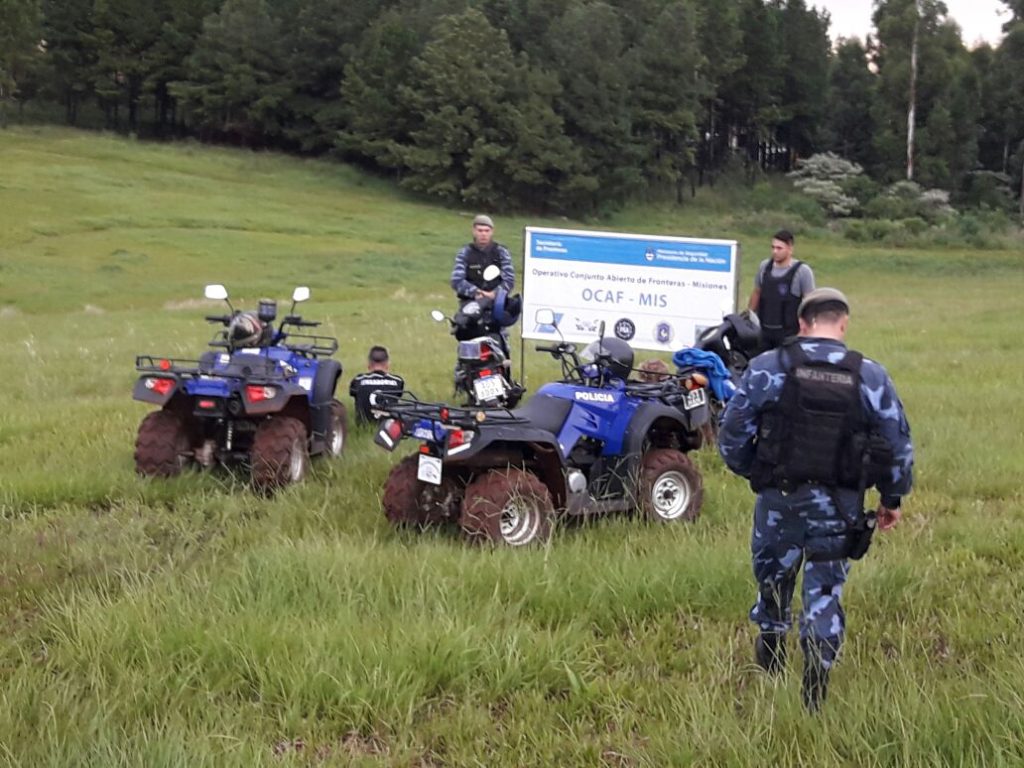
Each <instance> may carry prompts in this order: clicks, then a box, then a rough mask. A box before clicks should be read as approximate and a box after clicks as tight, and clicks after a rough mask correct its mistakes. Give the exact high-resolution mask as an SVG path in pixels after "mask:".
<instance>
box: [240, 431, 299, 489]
mask: <svg viewBox="0 0 1024 768" xmlns="http://www.w3.org/2000/svg"><path fill="white" fill-rule="evenodd" d="M250 456H251V459H252V483H253V485H254V486H255V487H256V488H257V489H258V490H261V491H272V490H274V489H276V488H281V487H283V486H285V485H288V484H290V483H297V482H299V481H300V480H302V479H303V478H304V477H305V476H306V472H307V471H308V470H309V442H308V438H307V436H306V427H305V425H304V424H303V423H302V422H301V421H299V420H298V419H293V418H292V417H290V416H272V417H271V418H269V419H267V420H266V421H263V422H261V423H260V425H259V427H257V428H256V436H255V437H254V438H253V441H252V451H251V453H250Z"/></svg>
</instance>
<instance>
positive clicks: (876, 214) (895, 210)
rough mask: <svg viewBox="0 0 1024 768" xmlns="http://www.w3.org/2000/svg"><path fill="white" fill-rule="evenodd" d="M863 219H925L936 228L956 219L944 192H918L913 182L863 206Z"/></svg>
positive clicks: (897, 185) (893, 187) (898, 185)
mask: <svg viewBox="0 0 1024 768" xmlns="http://www.w3.org/2000/svg"><path fill="white" fill-rule="evenodd" d="M864 215H865V216H867V217H869V218H873V219H892V220H900V219H912V218H920V219H924V220H925V221H926V222H928V223H929V224H938V223H941V222H944V221H948V220H950V219H952V218H953V217H955V216H956V211H955V210H954V209H953V207H952V206H951V205H950V204H949V192H947V191H945V190H944V189H921V186H920V185H918V184H915V183H914V182H912V181H898V182H896V183H895V184H893V185H891V186H890V187H889V188H888V189H886V191H885V192H884V193H883V194H881V195H878V196H877V197H875V198H873V199H872V200H869V201H868V202H867V203H866V204H865V205H864Z"/></svg>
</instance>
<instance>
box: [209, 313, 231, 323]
mask: <svg viewBox="0 0 1024 768" xmlns="http://www.w3.org/2000/svg"><path fill="white" fill-rule="evenodd" d="M206 322H208V323H220V324H221V325H228V324H229V323H230V322H231V315H207V316H206Z"/></svg>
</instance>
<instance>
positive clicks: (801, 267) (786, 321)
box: [747, 229, 814, 349]
mask: <svg viewBox="0 0 1024 768" xmlns="http://www.w3.org/2000/svg"><path fill="white" fill-rule="evenodd" d="M813 290H814V273H813V272H812V271H811V268H810V267H809V266H807V265H806V264H805V263H804V262H802V261H798V260H797V259H794V258H793V233H792V232H790V231H789V230H788V229H780V230H779V231H778V232H776V233H775V235H774V237H772V256H771V258H770V259H765V260H764V261H762V262H761V264H760V266H759V267H758V268H757V274H755V275H754V290H753V292H752V293H751V294H750V301H749V302H747V306H748V307H749V308H750V309H752V310H754V311H755V312H757V316H758V319H759V320H760V321H761V344H762V346H763V348H764V349H775V347H778V346H780V345H781V344H782V342H783V340H784V339H787V338H789V337H791V336H796V334H797V331H798V330H799V324H798V322H797V314H796V310H797V307H799V306H800V299H801V298H803V297H804V296H806V295H807V294H808V293H810V292H811V291H813Z"/></svg>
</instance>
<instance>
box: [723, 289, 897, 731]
mask: <svg viewBox="0 0 1024 768" xmlns="http://www.w3.org/2000/svg"><path fill="white" fill-rule="evenodd" d="M849 314H850V305H849V302H847V300H846V297H845V296H844V295H843V294H842V293H840V292H839V291H837V290H835V289H834V288H819V289H818V290H816V291H812V292H811V293H809V294H808V295H807V296H806V297H804V300H803V301H802V302H801V304H800V306H799V317H800V335H799V338H798V339H796V340H794V341H792V342H790V343H787V344H785V345H783V346H782V347H781V348H779V349H776V350H772V351H769V352H765V353H764V354H762V355H758V356H757V357H755V358H754V359H753V361H751V363H750V367H749V368H748V369H747V371H746V372H745V373H744V374H743V378H742V380H741V381H740V385H739V388H738V389H737V391H736V394H735V395H733V397H732V399H731V400H729V404H728V405H727V406H726V409H725V414H724V416H723V417H722V426H721V429H720V430H719V434H718V450H719V453H721V455H722V458H723V459H724V460H725V463H726V465H727V466H728V467H729V469H731V470H732V471H733V472H735V473H736V474H738V475H740V476H742V477H745V478H747V479H748V480H749V481H750V487H751V488H752V489H753V490H754V491H755V492H756V493H757V501H756V502H755V504H754V526H753V527H754V531H753V536H752V537H751V555H752V559H753V566H754V578H755V579H756V581H757V588H758V595H757V601H756V603H755V604H754V607H753V609H751V611H750V619H751V620H752V621H753V622H754V623H756V624H757V626H758V628H759V629H760V635H759V636H758V638H757V643H756V645H755V659H756V661H757V664H758V665H759V666H761V667H762V668H763V669H764V670H765V671H766V672H768V673H770V674H779V673H781V671H782V670H783V668H784V667H785V663H786V635H787V633H788V632H789V630H790V628H791V626H792V624H793V617H792V615H791V608H790V604H791V603H792V601H793V593H794V590H795V587H796V580H797V576H798V575H799V573H800V571H801V565H802V570H803V595H802V600H801V603H802V608H801V615H800V645H801V647H802V649H803V652H804V670H803V686H802V694H803V700H804V704H805V705H806V706H807V708H808V709H810V710H812V711H813V710H817V709H818V708H819V707H820V706H821V704H822V702H823V701H824V699H825V694H826V691H827V690H828V679H829V672H830V671H831V669H832V665H833V663H834V662H835V660H836V656H837V654H838V653H839V646H840V645H841V644H842V641H843V634H844V632H845V629H846V626H845V625H846V614H845V613H844V612H843V607H842V605H841V604H840V599H841V598H842V595H843V586H844V584H845V583H846V577H847V574H848V573H849V570H850V560H856V559H859V558H860V557H862V556H863V555H864V553H865V552H866V551H867V548H868V546H869V545H870V543H871V535H872V533H873V531H874V527H875V525H876V524H877V527H878V528H879V529H880V530H883V531H885V530H888V529H890V528H892V527H893V526H895V525H896V523H897V522H898V521H899V519H900V501H901V498H902V497H903V496H905V495H906V494H907V493H909V492H910V487H911V484H912V480H913V475H912V468H913V464H914V449H913V446H912V444H911V441H910V427H909V426H908V424H907V419H906V416H905V415H904V413H903V405H902V403H901V402H900V399H899V397H898V396H897V395H896V389H895V387H894V386H893V383H892V380H891V379H890V378H889V375H888V374H887V373H886V371H885V369H884V368H883V367H882V366H881V365H879V364H878V363H876V362H874V361H872V360H868V359H867V358H865V357H863V356H862V355H861V354H860V353H859V352H855V351H853V350H848V349H847V347H846V345H845V343H844V341H843V340H844V339H845V337H846V329H847V324H848V322H849ZM870 487H876V488H878V491H879V493H880V496H881V498H880V501H879V505H878V509H877V510H876V511H875V512H865V511H864V492H865V490H866V489H867V488H870Z"/></svg>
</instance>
